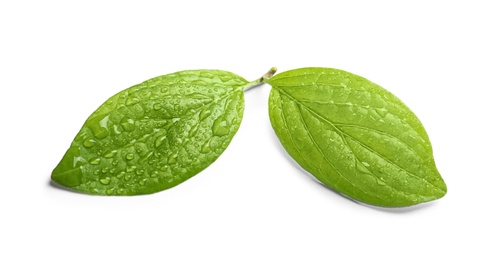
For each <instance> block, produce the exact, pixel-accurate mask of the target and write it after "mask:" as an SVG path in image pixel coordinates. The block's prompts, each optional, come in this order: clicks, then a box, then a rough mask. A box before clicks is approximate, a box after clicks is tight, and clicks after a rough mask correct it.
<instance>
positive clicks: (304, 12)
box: [0, 0, 498, 259]
mask: <svg viewBox="0 0 498 260" xmlns="http://www.w3.org/2000/svg"><path fill="white" fill-rule="evenodd" d="M9 2H10V3H9ZM73 2H74V1H60V2H57V1H49V0H46V1H2V2H1V3H0V47H1V48H0V87H1V92H0V97H1V98H0V99H1V102H0V113H1V127H0V140H1V142H0V152H1V155H0V158H1V167H0V169H1V172H0V174H1V178H0V180H1V188H0V200H1V203H0V240H1V241H0V259H41V258H44V259H456V257H458V259H498V252H497V250H498V249H497V248H496V241H497V235H496V234H497V232H498V228H497V219H498V214H497V213H496V212H497V211H496V210H497V200H496V199H497V197H498V196H497V190H498V188H497V185H498V171H497V169H498V167H497V166H496V164H497V155H498V153H497V152H496V147H498V142H497V138H496V135H497V127H496V126H497V124H496V119H497V115H496V114H497V112H498V109H497V105H496V100H497V98H498V96H497V95H496V93H497V92H496V90H497V88H498V78H497V74H498V51H497V49H498V40H497V38H496V37H497V35H498V29H497V28H498V15H497V10H498V8H497V7H495V6H494V5H493V1H465V2H464V1H412V3H411V4H408V3H401V2H407V1H364V2H361V1H344V2H343V3H338V2H333V1H323V2H320V1H313V0H306V1H285V2H284V1H282V2H281V3H278V1H247V2H238V1H216V0H210V1H171V2H174V3H168V2H167V1H158V2H157V3H153V2H148V1H136V3H131V2H128V1H116V2H107V1H81V3H79V4H76V3H73ZM346 2H347V3H346ZM272 66H276V67H278V68H279V71H285V70H289V69H294V68H300V67H306V66H323V67H333V68H340V69H343V70H347V71H350V72H353V73H355V74H358V75H361V76H364V77H366V78H368V79H370V80H372V81H374V82H376V83H378V84H380V85H381V86H383V87H385V88H386V89H388V90H390V91H391V92H393V93H394V94H395V95H397V96H398V97H399V98H401V99H402V100H403V101H404V102H405V103H406V104H407V105H408V106H409V107H410V108H412V110H413V111H414V112H415V113H416V114H417V115H418V116H419V118H420V120H421V121H422V122H423V124H424V126H425V127H426V130H427V132H428V133H429V136H430V138H431V141H432V144H433V148H434V156H435V159H436V163H437V166H438V168H439V170H440V172H441V174H442V176H443V178H444V180H445V181H446V183H447V185H448V194H447V195H446V196H445V197H444V198H442V199H440V200H438V201H435V202H431V203H427V204H424V205H421V206H416V207H411V208H404V209H382V208H374V207H370V206H365V205H361V204H358V203H355V202H353V201H350V200H348V199H345V198H343V197H341V196H340V195H338V194H336V193H334V192H332V191H330V190H328V189H326V188H324V187H323V186H321V185H319V184H318V183H316V182H315V181H313V180H312V179H311V178H310V177H309V176H307V175H306V174H305V173H304V172H303V170H301V169H300V168H299V167H298V166H296V164H295V163H293V162H292V159H290V158H289V157H288V156H287V155H286V153H285V151H284V150H283V149H282V148H281V146H280V144H279V143H278V140H277V139H276V137H275V135H274V133H273V130H272V128H271V126H270V122H269V119H268V115H267V114H268V112H267V109H268V107H267V100H268V94H269V91H270V86H268V85H264V86H261V87H259V88H255V89H251V90H250V91H248V92H247V93H246V109H245V114H244V120H243V123H242V125H241V127H240V130H239V132H238V133H237V135H236V136H235V138H234V139H233V141H232V143H231V144H230V146H229V147H228V149H227V150H226V151H225V153H223V155H222V156H221V157H220V158H219V159H218V160H217V161H216V162H215V163H214V164H212V165H211V166H210V167H209V168H208V169H206V170H205V171H203V172H201V173H200V174H198V175H197V176H195V177H193V178H192V179H190V180H188V181H187V182H185V183H183V184H181V185H179V186H177V187H175V188H172V189H170V190H166V191H163V192H159V193H156V194H153V195H147V196H136V197H100V196H89V195H83V194H78V193H73V192H69V191H66V190H62V189H58V188H56V187H54V186H51V185H50V183H49V180H50V174H51V171H52V169H53V168H54V167H55V166H56V165H57V163H58V162H59V160H60V159H61V158H62V155H63V154H64V152H65V151H66V149H67V148H68V146H69V144H70V142H71V141H72V139H73V137H74V136H75V134H76V133H77V131H78V130H79V128H80V127H81V125H82V124H83V122H84V120H85V119H86V118H87V116H88V115H90V113H91V112H93V110H94V109H96V108H97V107H98V106H99V105H100V104H101V103H102V102H103V101H104V100H106V99H107V98H108V97H110V96H111V95H113V94H114V93H116V92H118V91H120V90H122V89H124V88H127V87H129V86H131V85H134V84H136V83H140V82H142V81H144V80H146V79H149V78H151V77H155V76H158V75H162V74H167V73H172V72H176V71H179V70H185V69H204V68H206V69H223V70H229V71H232V72H234V73H236V74H239V75H241V76H243V77H245V78H246V79H248V80H254V79H256V78H258V77H260V76H261V75H262V74H264V73H265V72H266V71H267V70H268V69H269V68H270V67H272Z"/></svg>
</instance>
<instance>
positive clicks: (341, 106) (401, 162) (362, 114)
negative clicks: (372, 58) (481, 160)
mask: <svg viewBox="0 0 498 260" xmlns="http://www.w3.org/2000/svg"><path fill="white" fill-rule="evenodd" d="M267 82H268V83H269V84H270V85H272V90H271V93H270V100H269V110H270V111H269V113H270V120H271V124H272V126H273V129H274V130H275V133H276V134H277V136H278V138H279V139H280V142H281V143H282V145H283V146H284V148H285V149H286V150H287V152H288V153H289V154H290V155H291V157H292V158H294V160H295V161H296V162H297V163H298V164H299V165H301V166H302V167H303V168H304V169H305V170H307V171H308V172H310V173H311V174H312V175H313V176H315V177H316V178H317V179H318V180H319V181H321V182H322V183H324V184H325V185H327V186H328V187H330V188H332V189H334V190H336V191H338V192H340V193H342V194H344V195H346V196H348V197H350V198H353V199H355V200H358V201H361V202H364V203H368V204H373V205H378V206H384V207H402V206H410V205H415V204H418V203H422V202H426V201H431V200H435V199H438V198H441V197H443V196H444V195H445V194H446V185H445V183H444V181H443V179H442V178H441V176H440V174H439V172H438V170H437V169H436V166H435V163H434V158H433V155H432V147H431V144H430V141H429V138H428V136H427V133H426V132H425V130H424V127H423V126H422V124H421V123H420V121H419V120H418V118H417V117H416V116H415V114H414V113H413V112H412V111H411V110H410V109H409V108H408V107H407V106H406V105H404V104H403V103H402V102H401V101H400V100H399V99H398V98H396V97H395V96H394V95H393V94H391V93H390V92H388V91H387V90H385V89H383V88H382V87H380V86H378V85H376V84H375V83H372V82H371V81H369V80H367V79H365V78H362V77H360V76H357V75H354V74H351V73H348V72H345V71H342V70H337V69H329V68H302V69H296V70H292V71H287V72H284V73H280V74H278V75H276V76H275V77H273V78H271V79H269V80H267Z"/></svg>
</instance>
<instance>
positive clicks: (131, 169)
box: [126, 165, 137, 172]
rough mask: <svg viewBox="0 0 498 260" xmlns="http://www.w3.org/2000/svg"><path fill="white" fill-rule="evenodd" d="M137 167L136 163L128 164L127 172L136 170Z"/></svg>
mask: <svg viewBox="0 0 498 260" xmlns="http://www.w3.org/2000/svg"><path fill="white" fill-rule="evenodd" d="M136 169H137V166H135V165H132V166H128V167H126V172H134V171H135V170H136Z"/></svg>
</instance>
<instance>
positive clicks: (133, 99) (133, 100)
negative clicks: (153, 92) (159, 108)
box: [125, 97, 140, 106]
mask: <svg viewBox="0 0 498 260" xmlns="http://www.w3.org/2000/svg"><path fill="white" fill-rule="evenodd" d="M139 101H140V99H138V98H136V97H129V98H127V99H126V102H125V104H126V105H127V106H131V105H134V104H136V103H138V102H139Z"/></svg>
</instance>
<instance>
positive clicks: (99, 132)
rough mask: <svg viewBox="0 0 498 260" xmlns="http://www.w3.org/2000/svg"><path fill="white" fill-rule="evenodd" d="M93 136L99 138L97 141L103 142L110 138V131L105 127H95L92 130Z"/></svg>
mask: <svg viewBox="0 0 498 260" xmlns="http://www.w3.org/2000/svg"><path fill="white" fill-rule="evenodd" d="M92 132H93V135H94V136H95V137H97V139H99V140H102V139H104V138H106V137H107V136H109V131H108V130H107V129H106V128H104V127H94V128H92Z"/></svg>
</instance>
